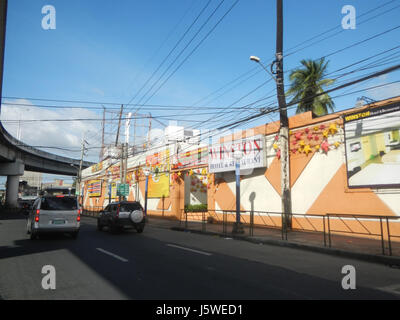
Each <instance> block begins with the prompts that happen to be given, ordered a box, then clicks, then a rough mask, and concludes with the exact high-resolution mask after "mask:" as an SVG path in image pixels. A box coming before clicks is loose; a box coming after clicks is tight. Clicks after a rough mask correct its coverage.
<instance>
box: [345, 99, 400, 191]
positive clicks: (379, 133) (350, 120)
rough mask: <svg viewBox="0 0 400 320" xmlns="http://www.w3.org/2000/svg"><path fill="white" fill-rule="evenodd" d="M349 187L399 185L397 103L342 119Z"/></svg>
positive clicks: (399, 116) (399, 118) (399, 111)
mask: <svg viewBox="0 0 400 320" xmlns="http://www.w3.org/2000/svg"><path fill="white" fill-rule="evenodd" d="M344 131H345V141H346V164H347V180H348V186H349V187H350V188H351V187H353V188H361V187H379V188H381V187H393V186H399V185H400V104H398V103H397V104H391V105H387V106H382V107H376V108H372V109H369V110H364V111H361V112H358V113H353V114H350V115H346V116H344Z"/></svg>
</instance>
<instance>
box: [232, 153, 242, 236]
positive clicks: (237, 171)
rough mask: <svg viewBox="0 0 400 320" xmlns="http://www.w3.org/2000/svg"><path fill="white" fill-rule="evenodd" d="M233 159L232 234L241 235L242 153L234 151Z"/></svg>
mask: <svg viewBox="0 0 400 320" xmlns="http://www.w3.org/2000/svg"><path fill="white" fill-rule="evenodd" d="M233 158H234V159H235V174H236V222H235V224H234V225H233V228H232V233H236V234H242V233H244V229H243V226H242V223H241V222H240V159H241V158H242V151H241V150H238V149H237V150H235V151H234V153H233Z"/></svg>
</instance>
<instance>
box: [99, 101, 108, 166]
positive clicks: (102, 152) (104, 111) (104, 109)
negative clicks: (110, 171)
mask: <svg viewBox="0 0 400 320" xmlns="http://www.w3.org/2000/svg"><path fill="white" fill-rule="evenodd" d="M102 107H103V122H102V133H101V150H100V159H99V160H100V161H101V160H103V156H104V127H105V125H106V108H105V107H104V106H102Z"/></svg>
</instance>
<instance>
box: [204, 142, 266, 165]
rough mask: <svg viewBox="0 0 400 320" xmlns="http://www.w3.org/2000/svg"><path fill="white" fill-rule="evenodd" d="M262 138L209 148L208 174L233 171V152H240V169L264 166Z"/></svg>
mask: <svg viewBox="0 0 400 320" xmlns="http://www.w3.org/2000/svg"><path fill="white" fill-rule="evenodd" d="M264 145H265V143H264V136H262V135H258V136H255V137H251V138H245V139H241V140H237V141H230V142H226V143H222V144H215V145H213V146H211V148H210V150H209V153H208V168H209V172H210V173H216V172H225V171H235V158H234V157H233V154H234V152H235V150H239V151H241V159H240V169H241V170H244V169H253V168H261V167H265V166H266V159H265V148H264Z"/></svg>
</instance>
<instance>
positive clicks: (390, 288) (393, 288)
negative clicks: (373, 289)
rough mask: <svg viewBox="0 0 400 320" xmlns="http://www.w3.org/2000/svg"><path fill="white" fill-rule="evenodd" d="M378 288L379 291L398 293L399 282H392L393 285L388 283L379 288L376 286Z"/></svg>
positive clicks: (399, 292)
mask: <svg viewBox="0 0 400 320" xmlns="http://www.w3.org/2000/svg"><path fill="white" fill-rule="evenodd" d="M377 289H378V290H381V291H386V292H389V293H393V294H396V295H400V284H394V285H390V286H386V287H380V288H377Z"/></svg>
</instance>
